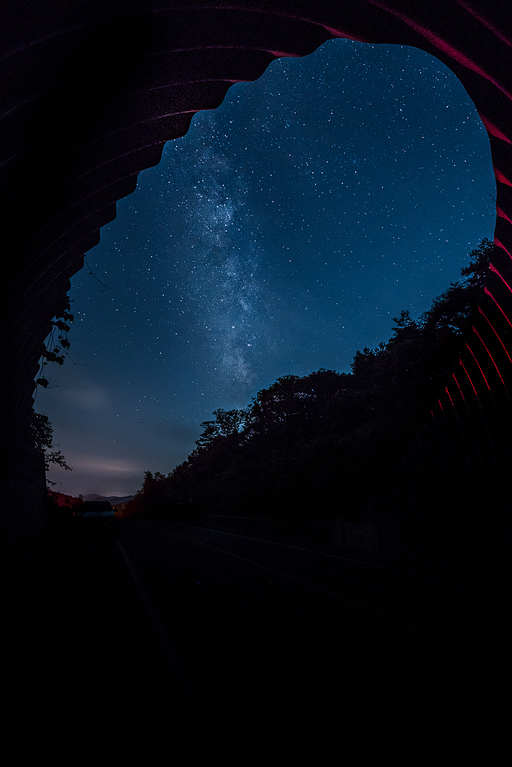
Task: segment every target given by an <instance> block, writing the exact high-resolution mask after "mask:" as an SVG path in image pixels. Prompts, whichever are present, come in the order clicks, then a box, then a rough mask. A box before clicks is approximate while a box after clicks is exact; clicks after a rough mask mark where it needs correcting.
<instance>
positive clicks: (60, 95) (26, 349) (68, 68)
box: [0, 0, 512, 562]
mask: <svg viewBox="0 0 512 767" xmlns="http://www.w3.org/2000/svg"><path fill="white" fill-rule="evenodd" d="M0 14H1V15H0V30H1V31H0V36H1V41H2V51H1V71H2V85H1V97H0V98H1V132H0V135H1V141H0V152H1V160H0V164H1V194H2V198H1V203H0V204H1V210H2V224H1V228H0V237H1V241H2V246H1V254H2V259H1V262H0V268H1V270H2V280H1V283H0V289H1V291H2V304H1V307H2V309H1V318H2V340H3V366H2V367H3V370H2V373H3V375H2V381H3V384H2V398H1V403H0V404H1V412H2V415H1V419H2V429H3V449H4V458H3V461H2V471H3V474H4V476H3V479H2V489H3V503H2V507H3V508H2V532H1V539H2V547H3V549H4V557H3V558H4V560H5V559H6V557H7V552H11V558H14V560H16V561H17V562H21V561H22V558H23V557H22V553H24V554H25V555H26V557H27V558H28V557H29V556H30V554H29V552H30V545H31V542H33V543H36V542H37V539H38V531H39V528H40V525H41V523H42V518H43V517H42V498H43V491H44V473H43V467H42V464H41V461H40V459H39V458H38V457H37V455H35V454H34V452H33V450H32V449H31V447H30V440H29V434H28V430H27V419H28V415H29V410H30V406H31V401H32V395H33V388H34V377H35V375H36V373H37V369H38V360H39V358H40V355H41V351H42V344H43V340H44V338H45V337H46V335H47V333H48V331H49V327H50V325H49V322H50V320H51V318H52V316H53V314H54V309H55V306H56V305H57V302H58V299H59V297H61V296H62V294H63V293H65V292H66V291H67V289H68V287H69V278H70V277H71V276H72V275H73V274H74V273H75V272H76V271H78V270H79V269H80V268H81V267H82V265H83V254H84V253H85V252H86V251H87V250H88V249H90V248H91V247H93V246H94V245H96V244H97V243H98V240H99V236H100V234H99V233H100V228H101V227H102V226H103V225H105V224H106V223H108V222H109V221H111V220H112V219H113V218H114V217H115V210H116V201H117V200H118V199H120V198H121V197H124V196H126V195H127V194H130V193H131V192H132V191H133V190H134V189H135V186H136V182H137V174H138V173H139V172H140V171H141V170H143V169H144V168H147V167H149V166H152V165H155V164H157V163H158V162H159V159H160V156H161V151H162V147H163V144H164V142H165V141H168V140H170V139H174V138H177V137H179V136H182V135H183V134H184V133H185V132H186V131H187V129H188V126H189V124H190V120H191V118H192V116H193V114H194V113H195V112H197V111H198V110H201V109H211V108H215V107H216V106H218V105H219V104H220V103H221V102H222V100H223V98H224V95H225V94H226V91H227V89H228V88H229V87H230V85H232V84H233V83H235V82H239V81H250V80H254V79H256V78H258V77H259V76H260V75H261V74H262V73H263V71H264V70H265V68H266V67H267V66H268V65H269V63H270V62H271V61H272V60H273V59H274V58H276V57H280V56H303V55H306V54H309V53H311V52H313V51H314V50H315V49H316V48H317V47H318V46H319V45H321V44H322V43H323V42H325V41H326V40H327V39H329V38H333V37H348V38H353V39H356V40H360V41H366V42H371V43H386V44H392V43H396V44H401V45H412V46H416V47H418V48H421V49H423V50H425V51H427V52H428V53H430V54H432V55H434V56H436V57H437V58H439V59H440V60H441V61H443V62H444V63H445V64H446V65H447V66H448V67H449V68H450V69H451V70H452V71H453V72H454V73H455V74H456V75H457V77H458V78H459V79H460V81H461V82H462V84H463V85H464V87H465V88H466V90H467V92H468V94H469V96H470V97H471V99H472V100H473V101H474V103H475V105H476V108H477V110H478V112H479V114H480V116H481V119H482V121H483V123H484V125H485V127H486V128H487V131H488V134H489V139H490V143H491V152H492V159H493V165H494V170H495V174H496V182H497V218H496V231H495V244H496V246H497V247H496V250H495V256H494V258H493V263H492V266H491V269H490V271H489V275H488V280H487V286H486V289H485V294H484V295H483V296H482V301H481V307H480V312H479V313H478V316H477V317H476V319H475V323H474V329H473V331H472V333H471V334H470V337H469V338H467V345H466V348H465V351H464V353H463V355H462V356H461V359H460V360H459V361H458V362H457V363H456V365H455V368H454V371H453V376H452V377H451V378H450V379H449V380H448V381H447V382H446V386H445V388H443V389H442V391H440V392H439V398H438V400H437V402H433V403H432V411H431V414H430V415H429V416H428V417H427V419H426V422H425V426H424V430H423V431H422V432H421V434H418V435H417V437H416V438H415V439H413V440H412V442H411V445H410V446H408V447H407V449H406V450H405V453H404V466H405V465H406V464H409V465H412V466H416V467H417V466H419V465H421V466H423V467H424V466H425V465H426V464H429V465H430V466H431V468H434V469H435V468H436V467H437V468H438V469H439V470H442V467H443V466H444V467H446V466H448V467H455V468H456V467H458V466H459V465H460V464H461V462H462V463H464V462H465V464H466V465H475V466H478V467H480V468H482V467H483V468H488V469H489V470H492V471H494V472H496V471H498V472H501V473H503V472H505V473H506V472H509V471H510V455H511V448H510V435H511V433H512V432H511V423H512V417H511V416H512V411H511V396H512V102H511V94H512V29H511V26H512V24H511V16H512V13H511V12H510V10H508V9H507V4H504V3H503V2H502V0H485V2H483V0H468V2H465V1H464V0H416V2H415V3H411V2H410V1H409V0H382V2H381V1H380V0H350V2H340V0H324V1H323V2H321V3H312V2H310V1H307V2H306V1H301V0H254V1H253V2H251V3H244V2H240V1H238V0H232V1H231V2H230V3H229V4H222V3H221V2H220V0H217V2H212V0H202V2H190V1H189V2H187V1H182V2H170V1H168V2H165V0H152V2H149V0H118V1H117V2H96V0H74V2H69V3H68V2H62V0H16V2H12V3H4V4H3V8H2V10H1V11H0ZM462 414H464V417H462ZM461 423H462V425H461ZM13 552H14V554H13Z"/></svg>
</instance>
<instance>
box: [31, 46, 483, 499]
mask: <svg viewBox="0 0 512 767" xmlns="http://www.w3.org/2000/svg"><path fill="white" fill-rule="evenodd" d="M495 189H496V187H495V182H494V176H493V173H492V166H491V158H490V149H489V142H488V138H487V134H486V132H485V130H484V128H483V126H482V124H481V122H480V120H479V118H478V115H477V113H476V110H475V107H474V105H473V104H472V102H471V101H470V100H469V98H468V96H467V94H466V92H465V90H464V88H463V87H462V85H461V84H460V82H459V81H458V80H457V79H456V78H455V76H454V75H453V74H452V73H451V72H450V71H449V70H448V69H447V68H446V67H445V66H444V65H443V64H441V63H440V62H439V61H437V60H436V59H434V58H432V57H431V56H429V55H427V54H426V53H424V52H422V51H419V50H417V49H414V48H408V47H398V46H393V47H391V46H382V45H375V46H372V45H366V44H363V43H353V42H350V41H344V40H332V41H329V42H328V43H326V44H325V45H323V46H322V47H321V48H320V49H319V50H318V51H316V52H315V53H314V54H312V55H311V56H308V57H305V58H302V59H295V58H293V59H292V58H288V59H280V60H278V61H275V62H273V63H272V64H271V66H270V67H269V68H268V69H267V71H266V72H265V74H264V75H263V76H262V77H261V78H260V79H259V80H258V81H257V82H255V83H239V84H237V85H234V86H233V87H232V88H231V89H230V90H229V92H228V94H227V96H226V99H225V100H224V103H223V104H222V106H221V107H219V108H218V109H217V110H215V111H205V112H200V113H198V114H197V115H196V116H195V117H194V119H193V121H192V125H191V128H190V130H189V132H188V134H187V135H186V136H185V137H184V138H182V139H179V140H176V141H172V142H169V143H168V144H166V147H165V149H164V155H163V159H162V162H161V163H160V164H159V165H158V166H157V167H156V168H152V169H149V170H147V171H145V172H143V173H142V174H141V175H140V176H139V183H138V187H137V190H136V191H135V192H134V194H132V195H130V196H129V197H127V198H126V199H124V200H121V201H120V202H119V203H118V214H117V218H116V220H115V221H114V222H113V223H112V224H111V225H109V226H107V227H104V228H103V229H102V240H101V243H100V245H98V246H97V247H96V248H94V249H93V250H91V251H89V253H88V254H87V256H86V257H87V261H88V264H89V265H90V267H91V269H92V271H93V273H94V275H95V277H93V276H91V275H90V274H89V269H88V268H85V269H84V270H82V271H81V272H80V273H79V274H77V275H76V276H75V277H74V278H73V280H72V289H71V292H70V297H71V299H72V301H73V304H72V310H73V312H74V314H75V323H74V325H73V327H72V329H71V332H70V335H69V338H70V341H71V348H70V356H71V358H72V360H73V361H74V362H75V363H77V364H72V363H71V362H70V361H69V360H67V361H66V363H65V364H64V366H62V367H58V366H56V365H50V366H48V367H47V369H46V372H45V375H46V377H47V378H48V379H49V380H50V385H51V387H53V388H49V389H48V390H42V389H40V390H39V391H38V393H37V400H36V410H39V411H40V412H44V413H46V414H47V415H48V416H49V418H50V420H51V421H52V422H53V425H54V431H55V434H54V438H55V442H56V443H57V444H58V445H59V446H60V449H61V450H62V452H63V453H64V455H65V457H66V459H67V461H68V463H69V464H70V465H71V466H72V467H73V469H74V470H73V472H64V471H63V470H58V471H52V472H51V473H50V478H51V479H53V480H57V481H59V482H61V483H62V484H60V485H58V486H57V487H56V489H59V490H61V491H62V492H66V493H72V494H75V495H77V494H78V493H83V494H84V495H86V494H88V493H93V492H97V493H100V494H104V495H127V494H131V493H133V492H135V491H136V490H137V489H139V487H140V485H141V482H142V479H143V475H144V471H145V470H147V469H149V470H151V471H160V472H162V473H164V474H167V473H168V472H170V471H172V469H173V468H174V467H175V466H176V465H177V464H179V463H181V462H182V461H183V460H185V459H186V457H187V456H188V455H189V453H190V452H191V451H192V449H193V448H194V440H195V439H197V437H198V436H199V433H200V431H201V429H200V424H201V422H202V421H204V420H207V419H209V418H211V417H212V411H213V410H215V409H217V408H219V407H222V408H225V409H229V408H232V407H242V406H246V405H248V404H249V403H250V401H251V398H252V397H253V396H254V395H255V394H256V393H257V392H258V391H259V390H260V389H262V388H264V387H267V386H269V385H270V384H271V383H273V382H274V381H275V380H276V379H277V378H278V377H280V376H283V375H286V374H288V373H294V374H297V375H306V374H308V373H310V372H312V371H314V370H318V369H319V368H330V369H334V370H338V371H340V372H342V371H347V372H348V371H349V370H350V363H351V361H352V358H353V356H354V354H355V353H356V351H357V350H358V349H362V348H363V347H365V346H369V347H374V346H376V345H377V344H378V343H379V342H380V341H387V340H388V338H389V337H390V336H391V328H392V325H393V319H392V318H393V317H395V316H397V315H398V314H399V313H400V311H401V310H402V309H409V310H410V312H411V314H412V315H413V316H414V317H418V316H419V315H420V314H421V313H422V312H423V311H425V310H426V309H427V308H428V306H429V305H430V303H431V301H432V299H433V298H434V296H436V295H438V294H439V293H441V292H442V291H443V290H445V289H446V288H447V287H448V285H449V283H450V282H452V281H455V280H457V279H458V278H459V276H460V269H461V268H462V266H464V265H465V264H466V263H467V261H468V254H469V252H470V251H471V250H472V249H473V248H475V247H477V245H478V243H479V242H480V241H481V240H482V239H483V238H484V237H489V238H490V239H492V237H493V232H494V224H495V207H494V202H493V199H492V198H493V197H494V195H495ZM96 278H97V279H96ZM98 280H101V281H102V282H103V283H104V284H105V285H106V286H108V290H104V289H103V288H102V286H101V285H100V283H99V282H98Z"/></svg>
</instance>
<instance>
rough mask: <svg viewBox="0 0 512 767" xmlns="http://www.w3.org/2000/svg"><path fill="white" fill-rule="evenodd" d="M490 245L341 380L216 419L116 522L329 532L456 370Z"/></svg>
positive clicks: (281, 382) (320, 374) (391, 460)
mask: <svg viewBox="0 0 512 767" xmlns="http://www.w3.org/2000/svg"><path fill="white" fill-rule="evenodd" d="M493 249H494V245H493V244H492V243H491V242H490V241H489V240H487V239H484V240H482V242H481V243H480V245H479V246H478V247H477V248H476V249H475V250H473V251H472V252H471V253H470V254H469V264H468V265H467V266H466V267H464V268H463V269H462V271H461V280H460V281H458V282H455V283H451V284H450V286H449V288H448V289H447V290H446V291H445V292H444V293H442V294H441V295H440V296H438V297H437V298H435V299H434V300H433V302H432V304H431V306H430V308H429V309H428V311H426V312H425V313H424V314H423V315H421V317H420V318H419V319H413V318H412V317H411V315H410V313H409V311H405V310H404V311H402V312H401V313H400V315H399V317H396V318H394V323H395V325H394V327H393V335H392V337H391V338H390V339H389V340H388V341H387V343H384V342H381V343H380V344H379V346H378V347H377V348H375V349H369V348H364V349H363V351H358V352H357V353H356V355H355V357H354V359H353V361H352V364H351V372H350V373H338V372H336V371H334V370H326V369H320V370H318V371H317V372H313V373H310V374H309V375H307V376H303V377H300V376H297V375H285V376H283V377H281V378H279V379H278V380H277V381H276V382H275V383H273V384H272V385H271V386H270V387H268V388H267V389H262V390H261V391H260V392H258V394H257V395H256V396H255V397H254V398H253V400H252V402H251V404H250V405H249V406H248V407H247V408H245V409H234V410H227V411H226V410H223V409H218V410H216V411H214V413H213V415H214V419H212V420H210V421H205V422H204V423H203V424H202V425H201V426H202V429H203V431H202V433H201V435H200V436H199V438H198V439H197V440H196V448H195V449H194V451H193V452H192V453H191V454H190V455H189V456H188V458H187V460H186V461H184V462H183V463H182V464H180V465H179V466H177V467H176V468H175V469H174V470H173V471H171V472H170V473H169V474H168V475H167V476H165V475H163V474H161V473H159V472H156V473H154V474H153V473H152V472H150V471H147V472H146V473H145V478H144V482H143V485H142V487H141V489H140V490H139V491H138V492H137V494H136V495H135V497H134V498H133V500H132V501H131V502H130V503H129V504H128V505H127V506H126V507H125V509H124V511H123V516H137V517H143V518H155V517H162V516H165V517H168V518H175V519H190V520H192V519H193V518H194V517H195V516H196V515H197V514H199V513H209V514H225V515H236V516H247V517H266V518H273V519H283V520H290V521H291V520H320V521H324V522H327V521H329V520H330V519H333V518H334V517H335V516H336V515H337V514H338V513H339V505H340V504H339V500H340V498H343V499H344V500H345V501H350V499H354V500H355V499H357V495H358V492H359V490H360V489H361V488H362V487H364V486H365V485H367V484H368V483H369V482H375V480H376V478H378V477H379V476H385V475H386V474H389V472H392V471H393V469H394V464H395V461H396V459H397V456H398V455H399V453H400V450H401V449H402V447H403V445H404V443H405V441H406V440H407V438H408V435H410V434H411V433H412V432H413V431H414V430H415V429H417V428H419V427H420V426H421V424H422V422H423V420H424V418H425V412H426V411H427V410H428V409H429V406H430V403H431V402H432V399H433V398H434V397H436V396H437V392H438V391H439V388H440V386H441V384H442V382H443V380H445V379H446V377H447V376H448V375H450V373H451V371H452V369H453V365H454V362H456V360H457V357H458V355H459V354H460V351H461V348H462V346H463V344H464V339H465V337H466V336H467V333H468V331H469V330H470V328H471V324H472V317H473V316H474V313H475V312H476V311H477V307H478V303H479V300H480V298H481V296H482V292H483V288H484V284H485V278H486V274H487V271H488V267H489V262H490V260H491V256H492V253H493Z"/></svg>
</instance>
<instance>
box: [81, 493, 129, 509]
mask: <svg viewBox="0 0 512 767" xmlns="http://www.w3.org/2000/svg"><path fill="white" fill-rule="evenodd" d="M132 498H133V495H124V496H122V497H121V496H118V495H97V494H96V493H89V495H84V501H110V503H111V504H112V506H118V505H120V504H122V503H128V501H131V500H132Z"/></svg>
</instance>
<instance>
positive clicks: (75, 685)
mask: <svg viewBox="0 0 512 767" xmlns="http://www.w3.org/2000/svg"><path fill="white" fill-rule="evenodd" d="M505 592H506V590H505V589H504V588H503V589H501V588H500V586H499V584H496V583H494V584H489V583H483V582H481V583H478V580H476V581H475V578H474V579H473V583H472V584H471V585H469V586H468V585H464V584H461V583H459V584H457V583H454V582H452V581H450V580H449V579H446V577H444V576H443V577H441V576H440V575H439V574H438V573H430V574H427V573H425V572H424V573H422V574H421V575H417V574H414V573H412V572H411V571H410V570H409V571H406V570H404V569H396V568H395V569H393V568H391V567H389V566H383V564H382V563H380V564H379V563H377V562H374V563H363V562H361V561H355V559H350V558H343V557H341V556H339V555H337V556H336V555H334V553H333V552H324V553H321V552H314V551H306V550H304V549H298V548H294V547H290V546H286V545H282V544H275V543H271V542H265V541H260V540H254V539H248V538H243V537H240V536H235V535H230V534H227V533H220V532H214V531H211V530H204V529H200V528H194V527H190V526H187V525H180V524H177V523H171V522H140V521H133V520H124V521H119V520H118V521H116V529H115V530H113V531H112V533H111V534H110V535H88V536H84V535H72V536H71V535H70V536H68V537H66V538H65V539H63V543H62V545H61V546H59V547H58V550H56V551H55V553H54V554H53V556H52V557H51V558H50V559H49V560H48V561H47V562H46V564H45V565H44V566H42V567H41V568H40V569H39V570H38V572H37V574H35V575H34V577H33V578H32V579H31V580H30V581H29V582H28V583H27V584H25V586H24V588H23V589H21V590H20V591H19V593H18V594H17V595H16V599H15V600H14V603H13V602H12V601H11V604H10V606H8V607H6V608H5V609H4V616H5V618H6V625H7V652H6V653H5V655H4V660H5V664H4V685H3V688H4V692H5V695H6V699H7V700H8V701H9V711H10V714H9V715H8V718H7V725H8V726H7V728H6V732H7V735H8V736H9V735H11V737H13V738H14V739H15V741H16V743H17V744H18V747H19V748H20V749H21V750H22V751H23V752H26V753H27V754H28V752H29V751H30V750H31V749H34V750H35V751H36V752H37V753H41V755H43V754H44V753H46V751H47V750H48V749H50V751H51V753H52V754H53V755H55V756H56V757H59V755H61V756H62V757H63V758H65V757H66V754H68V756H69V750H68V749H69V744H74V745H75V746H78V747H79V751H80V752H81V751H89V750H90V751H91V753H93V754H96V755H97V756H98V755H99V754H101V758H102V759H103V758H104V757H105V758H109V757H113V758H117V759H119V757H121V758H123V757H129V758H133V759H134V760H135V759H138V758H143V759H144V760H145V761H146V762H147V763H149V764H151V763H154V762H160V761H161V760H162V753H165V755H166V756H165V760H166V761H170V762H171V763H176V764H179V765H186V764H217V763H218V764H223V763H225V764H230V765H260V764H274V763H275V764H277V763H283V762H285V763H292V762H295V761H297V760H298V759H300V761H301V762H302V763H308V764H309V763H314V764H320V765H323V764H332V763H336V764H337V763H338V762H340V761H341V760H342V759H343V760H345V758H346V757H347V755H348V754H350V753H352V754H353V753H354V749H355V750H356V751H357V754H358V756H357V758H354V757H352V758H349V759H348V762H349V763H350V764H352V763H356V762H359V761H360V760H364V759H366V757H367V756H374V755H375V754H376V753H379V754H380V755H381V756H382V757H383V758H384V757H385V758H386V761H389V760H390V759H391V760H392V761H395V762H396V761H398V762H399V763H404V764H405V763H408V764H409V763H411V762H412V763H415V762H416V761H417V758H418V755H419V753H420V752H421V754H422V755H423V754H425V756H426V755H427V754H430V755H432V756H434V757H435V758H436V759H437V758H438V757H439V755H440V753H443V754H444V756H445V758H446V759H451V756H450V755H452V756H453V758H457V759H460V758H462V757H463V755H465V754H467V755H469V754H470V753H473V752H475V753H476V752H477V750H478V749H479V748H483V751H482V755H483V754H484V753H485V754H486V760H487V761H490V762H494V761H495V759H494V758H493V756H492V755H493V752H494V751H496V756H497V754H498V753H499V751H500V749H501V746H500V743H501V741H502V740H504V739H505V737H507V738H508V731H509V714H510V703H509V700H510V682H511V677H512V674H511V657H510V639H511V627H512V621H511V617H510V616H511V612H510V606H511V597H510V594H507V593H505ZM11 715H12V720H11ZM18 733H19V734H18ZM413 744H414V745H413ZM162 748H163V749H165V751H164V752H162ZM347 749H348V751H347ZM411 749H412V751H411ZM418 749H419V751H418ZM422 758H423V757H422Z"/></svg>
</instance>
